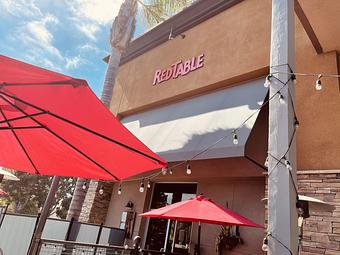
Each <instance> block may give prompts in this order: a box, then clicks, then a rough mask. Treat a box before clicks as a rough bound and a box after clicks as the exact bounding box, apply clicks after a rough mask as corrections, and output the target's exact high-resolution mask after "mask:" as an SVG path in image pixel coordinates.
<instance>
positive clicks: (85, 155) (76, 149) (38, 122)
mask: <svg viewBox="0 0 340 255" xmlns="http://www.w3.org/2000/svg"><path fill="white" fill-rule="evenodd" d="M0 93H1V92H0ZM0 97H1V98H2V99H3V100H5V101H6V102H7V103H9V104H10V105H12V106H13V107H14V108H16V109H17V110H18V111H20V112H21V113H23V114H25V115H26V116H27V117H29V116H28V114H27V113H26V112H25V111H24V110H22V109H21V108H20V107H18V106H17V105H15V104H13V103H12V102H10V101H9V100H8V99H7V98H5V97H3V96H1V95H0ZM0 111H1V109H0ZM29 118H30V119H31V120H33V121H34V122H35V123H37V124H38V125H41V126H42V127H44V128H45V129H46V130H47V131H48V132H50V133H51V134H53V135H54V136H55V137H57V138H58V139H59V140H61V141H62V142H64V143H65V144H67V145H68V146H70V147H71V148H72V149H74V150H75V151H76V152H78V153H79V154H80V155H82V156H83V157H85V158H86V159H87V160H89V161H91V162H92V163H93V164H95V165H96V166H98V167H99V168H101V169H102V170H104V171H105V172H106V173H107V174H109V175H110V176H112V177H113V178H114V179H116V180H117V181H120V179H119V178H118V177H117V176H115V175H114V174H112V173H110V172H109V171H108V170H107V169H106V168H105V167H103V166H102V165H100V164H99V163H98V162H97V161H95V160H94V159H92V158H91V157H90V156H88V155H87V154H85V153H84V152H82V151H81V150H79V149H78V148H76V147H75V146H74V145H72V144H71V143H69V142H68V141H66V140H65V139H64V138H62V137H61V136H60V135H58V134H57V133H56V132H54V131H53V130H51V129H50V128H49V127H47V126H46V125H43V124H42V123H41V122H40V121H38V120H36V119H35V118H34V117H32V116H30V117H29ZM8 124H9V123H8Z"/></svg>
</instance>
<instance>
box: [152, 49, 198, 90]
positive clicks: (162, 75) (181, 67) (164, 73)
mask: <svg viewBox="0 0 340 255" xmlns="http://www.w3.org/2000/svg"><path fill="white" fill-rule="evenodd" d="M203 66H204V54H201V55H199V56H197V57H193V58H192V59H189V60H186V61H182V60H180V61H177V62H176V63H173V64H172V65H171V66H170V67H168V68H166V69H158V70H156V72H155V76H154V78H153V85H157V84H159V83H162V82H163V81H167V80H170V79H176V78H177V77H179V76H184V75H187V74H188V73H190V72H192V71H195V70H197V69H199V68H201V67H203Z"/></svg>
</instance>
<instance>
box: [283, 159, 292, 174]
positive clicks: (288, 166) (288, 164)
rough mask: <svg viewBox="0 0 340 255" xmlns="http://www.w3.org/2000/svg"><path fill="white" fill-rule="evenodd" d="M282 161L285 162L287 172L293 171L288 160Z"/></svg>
mask: <svg viewBox="0 0 340 255" xmlns="http://www.w3.org/2000/svg"><path fill="white" fill-rule="evenodd" d="M284 160H285V165H286V168H287V169H288V170H289V171H291V170H293V168H292V165H291V164H290V162H289V160H288V159H284Z"/></svg>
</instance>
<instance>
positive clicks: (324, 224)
mask: <svg viewBox="0 0 340 255" xmlns="http://www.w3.org/2000/svg"><path fill="white" fill-rule="evenodd" d="M297 177H298V188H299V194H300V195H305V196H309V197H313V198H317V199H320V200H323V201H325V202H327V203H329V204H331V205H333V206H335V210H334V211H327V210H325V211H313V210H312V209H311V208H310V209H309V213H310V217H309V218H308V219H306V221H305V223H304V227H303V240H302V247H301V253H300V254H301V255H319V254H325V255H340V170H308V171H307V170H304V171H298V175H297ZM267 185H268V183H267V180H266V190H265V197H268V190H267ZM265 208H266V212H265V226H266V227H267V223H268V211H267V205H266V207H265Z"/></svg>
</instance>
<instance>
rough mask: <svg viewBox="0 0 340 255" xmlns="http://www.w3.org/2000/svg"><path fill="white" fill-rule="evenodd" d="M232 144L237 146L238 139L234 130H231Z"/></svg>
mask: <svg viewBox="0 0 340 255" xmlns="http://www.w3.org/2000/svg"><path fill="white" fill-rule="evenodd" d="M233 144H235V145H237V144H238V138H237V134H236V130H233Z"/></svg>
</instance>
